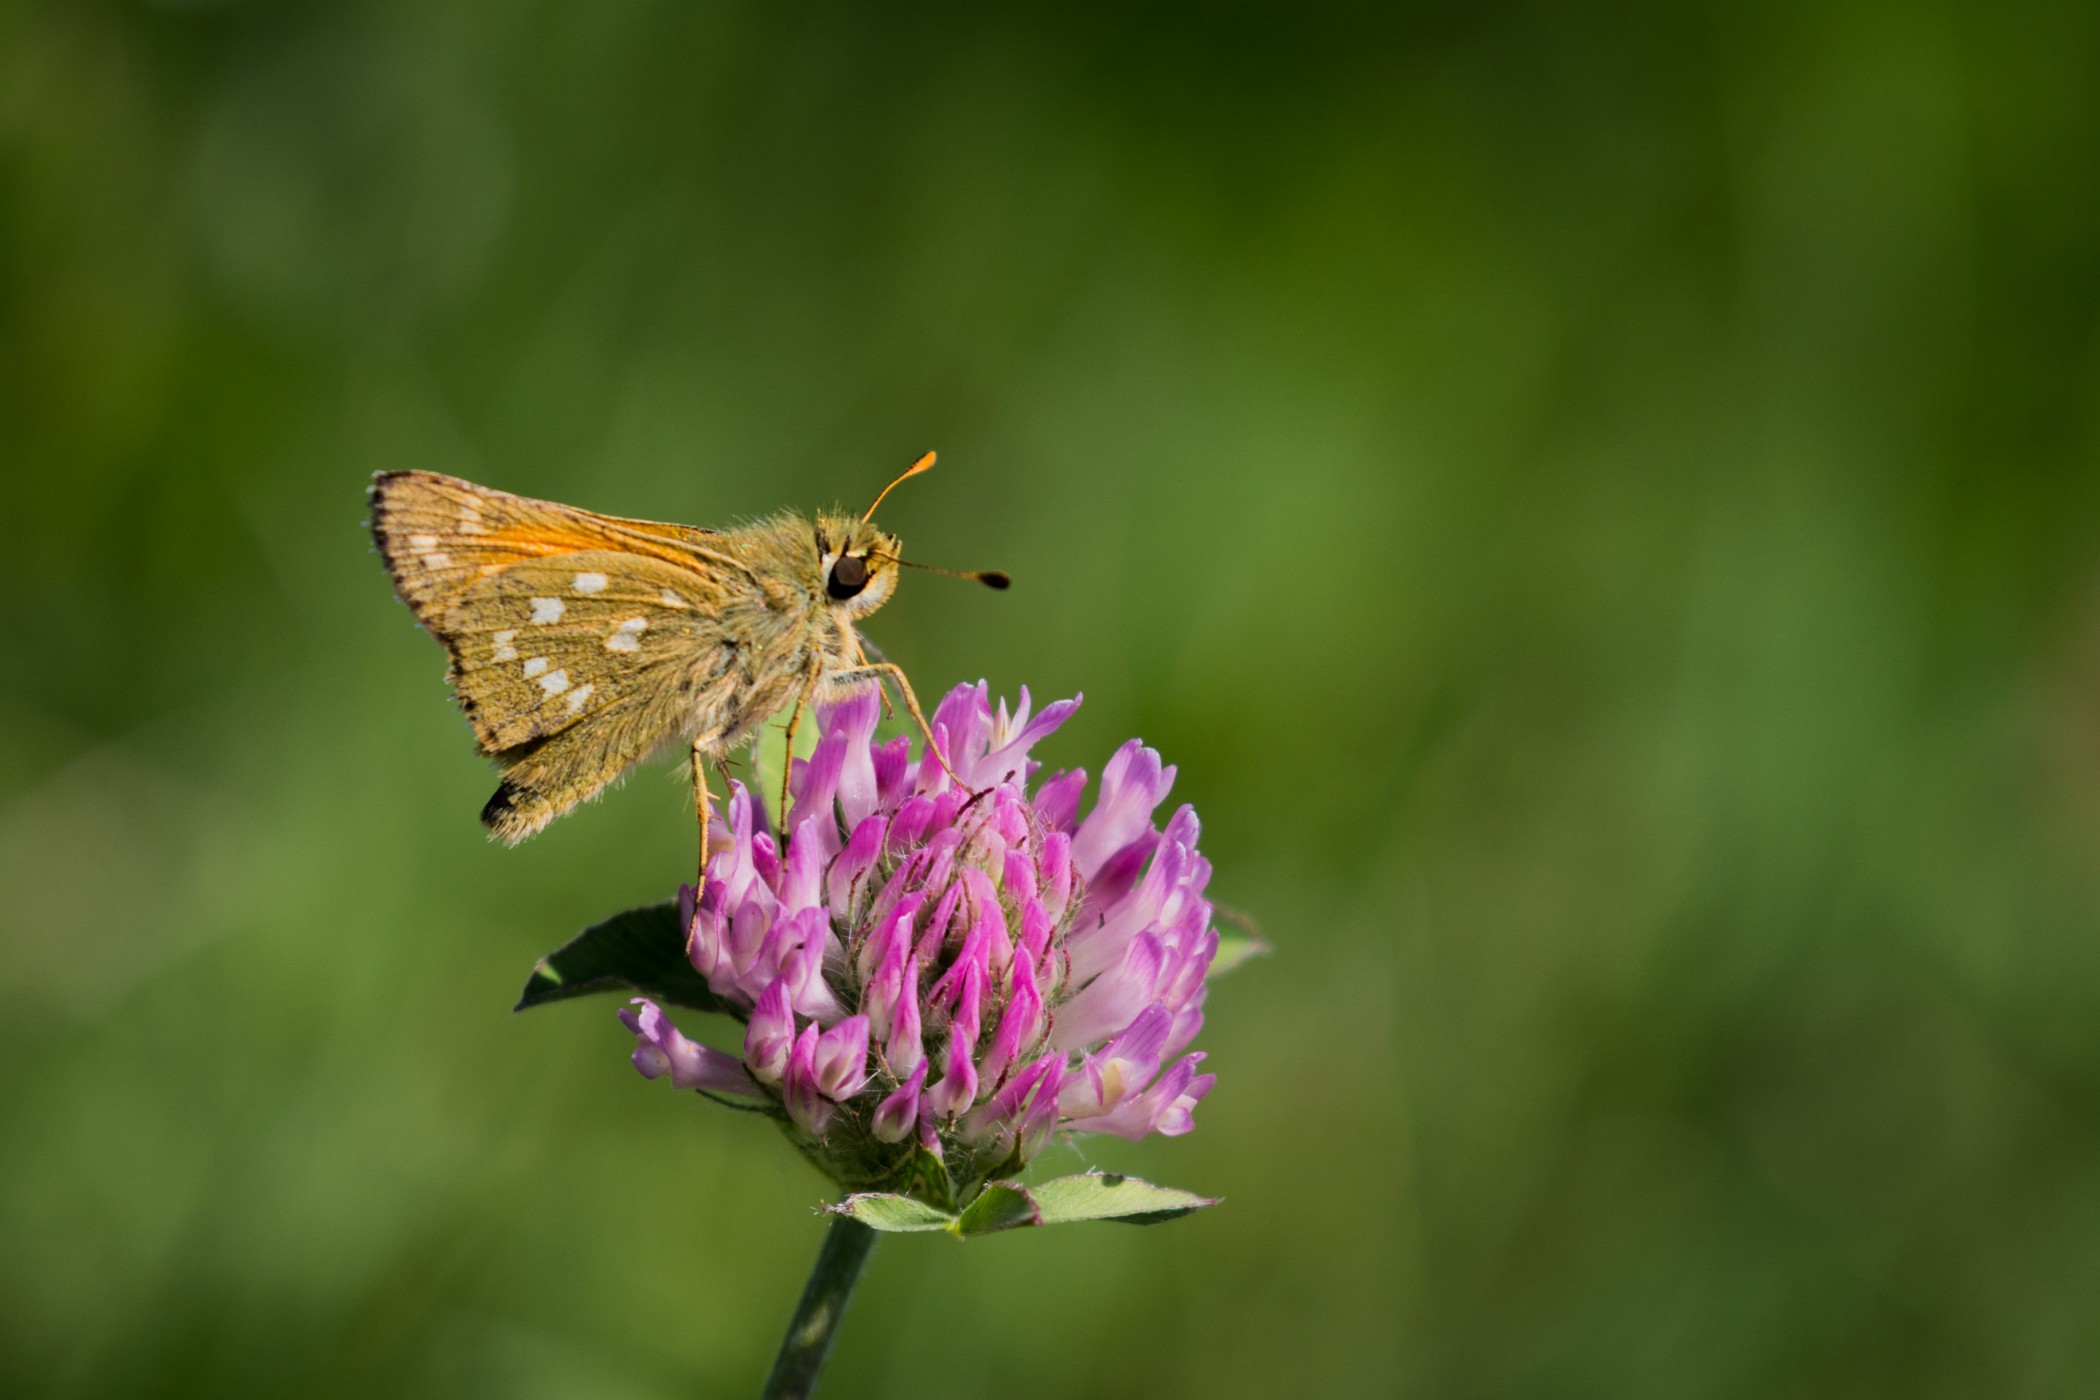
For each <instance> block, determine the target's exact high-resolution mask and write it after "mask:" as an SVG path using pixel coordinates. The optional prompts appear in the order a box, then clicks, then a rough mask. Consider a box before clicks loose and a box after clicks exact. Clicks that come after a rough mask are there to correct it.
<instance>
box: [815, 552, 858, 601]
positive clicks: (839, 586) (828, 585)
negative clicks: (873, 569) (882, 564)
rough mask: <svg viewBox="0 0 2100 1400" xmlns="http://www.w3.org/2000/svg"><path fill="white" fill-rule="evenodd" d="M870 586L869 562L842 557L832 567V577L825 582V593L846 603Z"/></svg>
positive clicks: (847, 556) (848, 556) (850, 556)
mask: <svg viewBox="0 0 2100 1400" xmlns="http://www.w3.org/2000/svg"><path fill="white" fill-rule="evenodd" d="M867 586H868V561H867V560H865V559H856V558H854V557H853V556H852V555H850V554H848V555H844V556H842V557H841V558H840V559H839V561H838V563H836V564H833V565H832V566H831V577H830V578H828V579H826V580H824V591H825V592H826V593H829V594H830V595H831V596H832V597H834V598H836V599H838V600H839V601H840V602H842V603H843V602H845V601H846V600H847V599H848V598H851V597H852V596H854V595H855V594H856V593H858V592H860V591H861V590H862V589H863V588H866V587H867Z"/></svg>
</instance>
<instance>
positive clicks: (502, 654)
mask: <svg viewBox="0 0 2100 1400" xmlns="http://www.w3.org/2000/svg"><path fill="white" fill-rule="evenodd" d="M517 639H518V629H517V628H515V627H508V628H505V629H504V630H503V631H501V632H498V633H497V634H496V635H495V637H494V638H493V639H492V640H494V642H495V643H496V653H495V659H496V660H498V661H516V660H517V659H518V649H517V648H516V647H514V646H512V645H511V643H512V642H515V641H516V640H517Z"/></svg>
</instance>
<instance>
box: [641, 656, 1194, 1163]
mask: <svg viewBox="0 0 2100 1400" xmlns="http://www.w3.org/2000/svg"><path fill="white" fill-rule="evenodd" d="M1078 705H1079V701H1078V700H1077V699H1073V700H1063V701H1059V702H1057V703H1056V704H1052V705H1048V706H1045V707H1044V708H1043V710H1042V711H1041V712H1040V713H1031V710H1030V706H1029V700H1028V692H1027V691H1026V690H1025V689H1024V690H1022V692H1021V703H1020V705H1019V707H1018V709H1016V710H1015V711H1013V712H1011V713H1009V712H1008V710H1007V707H1006V705H1005V703H1004V702H1003V701H1002V702H1001V703H1000V705H999V707H998V709H997V710H996V711H995V710H994V709H993V708H992V707H991V705H990V704H989V702H988V700H987V698H986V692H985V687H984V686H983V684H982V683H980V684H978V685H975V686H969V685H964V686H958V687H957V688H956V689H955V690H953V691H952V692H950V693H949V695H948V697H947V698H946V699H945V700H944V701H943V702H942V703H941V705H940V707H939V709H938V710H936V711H935V713H934V717H933V726H932V727H933V732H934V735H935V737H936V740H937V742H938V743H939V745H940V747H941V751H942V752H943V753H944V754H946V756H947V758H948V760H949V763H950V764H952V765H953V767H954V773H955V777H956V778H960V779H961V784H960V785H958V784H957V783H956V782H955V781H954V779H952V778H951V777H950V776H949V774H948V772H947V771H945V770H944V768H943V767H942V765H941V763H940V761H939V760H938V759H937V758H935V757H934V756H933V755H931V754H921V755H920V756H919V757H918V759H917V761H916V762H914V760H913V757H912V754H911V752H910V743H909V740H908V739H906V738H902V737H899V738H895V739H891V740H889V741H887V742H884V743H876V742H875V741H874V732H875V724H876V720H877V718H878V706H879V697H878V695H877V694H876V692H874V691H873V690H868V691H863V692H861V693H859V694H856V695H853V696H851V697H849V698H847V699H844V700H841V701H839V702H837V703H836V704H832V705H828V706H823V707H819V709H818V711H817V723H818V725H819V727H820V730H821V737H820V738H819V740H818V742H817V745H816V749H815V751H814V752H813V753H812V754H811V756H810V757H809V758H808V759H807V760H806V761H805V760H796V761H795V762H794V764H793V769H792V777H791V784H790V785H791V789H792V793H793V798H794V801H793V804H792V807H791V811H792V813H793V815H794V822H793V831H792V833H791V835H790V839H789V840H788V842H787V844H786V848H785V851H784V852H783V850H782V849H781V848H780V846H778V845H777V844H776V843H775V841H774V839H773V837H772V836H771V835H770V834H769V833H768V832H767V831H766V830H764V829H763V825H764V817H763V813H762V812H761V811H759V810H758V809H757V807H756V805H755V804H754V802H753V800H752V796H751V793H750V792H749V791H748V790H747V789H746V788H745V787H744V786H743V785H742V784H740V783H736V784H732V785H731V796H730V800H729V810H728V822H727V832H726V835H725V836H724V839H722V840H720V841H718V842H717V844H716V846H715V850H714V854H713V856H712V858H711V859H710V860H709V862H708V868H707V871H706V882H705V888H704V889H702V890H700V891H698V892H697V893H696V892H695V891H694V890H693V889H692V888H691V887H690V886H689V887H687V888H685V889H684V890H682V891H681V892H680V901H679V914H680V917H681V922H682V924H683V926H684V928H685V931H686V940H687V941H686V953H687V956H688V957H689V958H690V959H691V962H692V965H693V967H694V968H695V969H696V970H697V971H698V972H699V973H700V974H701V975H702V976H703V977H704V978H705V979H706V980H707V983H708V985H709V987H711V988H712V989H713V992H714V994H715V995H716V996H717V997H719V998H720V999H721V1000H722V1001H723V1002H724V1003H725V1004H726V1005H727V1006H728V1007H729V1008H730V1009H732V1010H733V1011H734V1012H736V1013H738V1014H740V1015H742V1016H743V1017H744V1018H745V1036H744V1043H743V1052H742V1055H741V1056H736V1055H731V1054H728V1053H725V1052H723V1051H720V1050H715V1049H712V1048H710V1047H707V1046H704V1045H700V1044H697V1043H695V1042H694V1041H692V1040H689V1039H688V1038H686V1037H685V1036H684V1035H683V1034H681V1033H680V1032H679V1030H678V1029H677V1027H675V1026H673V1025H672V1024H671V1022H670V1019H669V1018H668V1017H667V1016H665V1015H664V1013H663V1011H662V1010H661V1009H659V1008H658V1007H657V1006H656V1004H655V1003H653V1002H651V1001H647V1000H637V1001H636V1003H635V1004H634V1005H633V1006H632V1007H630V1008H628V1009H625V1010H623V1011H622V1012H621V1013H620V1015H621V1018H622V1020H624V1021H625V1022H626V1024H627V1026H628V1028H629V1029H631V1030H632V1031H633V1032H634V1033H635V1036H636V1046H635V1051H634V1064H635V1068H636V1069H638V1070H640V1071H641V1072H642V1074H644V1075H645V1076H647V1077H649V1078H651V1079H654V1078H657V1077H659V1076H662V1075H666V1074H668V1075H669V1077H670V1079H671V1082H672V1083H673V1084H674V1085H676V1086H678V1087H680V1088H688V1089H706V1090H712V1091H715V1092H719V1093H725V1094H735V1095H742V1096H746V1097H748V1098H752V1099H756V1100H759V1101H760V1102H761V1103H763V1104H765V1105H766V1106H767V1107H768V1108H769V1109H770V1110H771V1111H773V1112H774V1113H775V1114H776V1116H778V1117H779V1118H780V1119H781V1120H782V1124H783V1127H784V1128H785V1130H786V1131H787V1132H788V1134H789V1136H790V1137H791V1138H793V1139H794V1141H795V1142H796V1144H797V1145H798V1146H799V1147H800V1148H801V1149H802V1150H803V1151H804V1152H805V1153H806V1154H807V1155H808V1156H809V1157H810V1159H811V1160H812V1161H814V1162H815V1163H816V1164H817V1165H818V1166H819V1167H820V1168H822V1169H823V1170H824V1171H825V1172H826V1173H828V1174H829V1175H830V1176H832V1177H833V1178H834V1179H835V1180H837V1181H839V1182H840V1183H842V1184H843V1185H846V1186H847V1187H849V1188H855V1189H858V1188H864V1187H875V1186H882V1185H885V1184H887V1185H889V1186H891V1187H893V1188H899V1189H912V1190H914V1194H924V1193H928V1192H930V1193H931V1194H932V1195H934V1196H937V1197H942V1198H946V1200H945V1201H944V1202H943V1203H944V1204H945V1203H946V1202H947V1201H953V1200H956V1199H959V1198H960V1197H962V1196H966V1195H967V1194H968V1193H969V1192H970V1190H971V1188H972V1187H974V1185H975V1184H976V1183H978V1182H980V1181H983V1180H985V1179H987V1178H989V1177H993V1176H1003V1175H1007V1174H1010V1173H1012V1172H1014V1171H1017V1170H1019V1168H1020V1167H1021V1166H1022V1165H1023V1164H1024V1163H1026V1162H1027V1161H1028V1160H1029V1159H1030V1158H1032V1157H1033V1156H1035V1155H1036V1154H1037V1153H1038V1152H1039V1151H1040V1150H1041V1149H1042V1147H1043V1146H1044V1144H1045V1143H1047V1142H1048V1141H1049V1140H1050V1139H1051V1137H1052V1136H1053V1135H1054V1134H1055V1133H1057V1132H1058V1131H1059V1130H1065V1131H1070V1132H1086V1133H1112V1134H1115V1135H1117V1136H1119V1137H1125V1138H1140V1137H1144V1136H1145V1135H1146V1134H1148V1133H1155V1132H1156V1133H1164V1134H1167V1135H1170V1136H1171V1135H1175V1134H1180V1133H1186V1132H1188V1131H1189V1129H1190V1128H1191V1127H1193V1126H1194V1119H1193V1117H1192V1111H1193V1110H1194V1108H1195V1106H1196V1103H1197V1102H1198V1101H1199V1100H1200V1099H1202V1097H1203V1096H1204V1095H1205V1094H1206V1093H1208V1092H1209V1090H1210V1087H1211V1083H1212V1079H1213V1076H1211V1075H1208V1074H1199V1073H1198V1072H1197V1067H1198V1065H1199V1064H1200V1063H1201V1061H1202V1059H1203V1056H1202V1055H1201V1054H1200V1053H1194V1052H1189V1050H1188V1047H1189V1045H1190V1043H1191V1042H1192V1041H1193V1040H1194V1039H1195V1036H1196V1033H1197V1031H1198V1030H1199V1029H1200V1028H1201V1027H1202V1025H1203V998H1204V991H1205V978H1206V976H1207V975H1208V974H1209V972H1210V970H1211V963H1212V959H1213V957H1214V956H1215V955H1216V953H1217V949H1218V934H1217V933H1216V931H1215V930H1214V929H1213V928H1212V925H1211V912H1212V911H1211V905H1210V904H1209V903H1208V902H1207V901H1206V900H1205V899H1204V893H1203V892H1204V887H1205V885H1206V883H1207V882H1208V881H1209V878H1210V864H1209V862H1208V861H1206V860H1204V859H1203V857H1202V856H1201V855H1199V854H1198V853H1197V850H1196V837H1197V830H1198V828H1197V822H1196V815H1195V813H1194V811H1193V810H1191V809H1190V808H1189V807H1188V806H1186V805H1184V806H1182V807H1180V808H1178V809H1177V810H1175V811H1174V813H1173V814H1172V816H1170V817H1169V818H1168V819H1167V822H1166V825H1165V828H1164V829H1161V828H1160V827H1159V826H1158V825H1156V824H1155V821H1154V813H1155V811H1156V810H1157V809H1158V808H1159V806H1160V804H1161V803H1162V801H1163V800H1164V799H1165V798H1166V796H1167V792H1168V790H1169V789H1170V788H1171V787H1172V786H1173V782H1174V769H1173V768H1171V767H1166V766H1163V765H1162V764H1161V762H1160V757H1159V755H1158V754H1157V753H1155V752H1154V751H1153V750H1151V749H1148V748H1146V747H1144V745H1143V744H1141V743H1140V742H1139V741H1137V740H1135V739H1133V740H1131V741H1130V742H1129V743H1127V744H1125V745H1123V747H1122V748H1121V749H1119V750H1117V751H1116V754H1115V756H1114V757H1112V758H1111V759H1109V761H1108V765H1107V768H1106V769H1105V770H1104V771H1103V773H1102V777H1101V783H1100V788H1099V792H1098V795H1097V797H1096V799H1095V801H1094V804H1093V806H1092V809H1091V810H1090V811H1088V813H1087V814H1086V816H1085V817H1083V818H1082V817H1081V816H1080V815H1079V808H1080V798H1081V795H1082V791H1083V789H1084V788H1085V786H1086V774H1085V773H1084V772H1083V771H1080V770H1076V769H1075V770H1071V771H1068V772H1062V773H1058V774H1055V775H1054V776H1051V777H1048V778H1046V779H1044V780H1043V781H1040V782H1036V781H1034V779H1035V777H1036V769H1037V768H1038V766H1039V765H1038V764H1037V763H1036V762H1034V761H1033V760H1032V759H1030V758H1029V750H1030V749H1031V748H1033V747H1034V746H1035V745H1036V744H1037V743H1038V742H1040V741H1041V740H1042V739H1043V738H1044V737H1045V736H1047V735H1048V734H1050V733H1051V731H1053V730H1055V729H1056V728H1057V727H1058V726H1059V725H1060V724H1061V723H1063V722H1064V720H1065V719H1066V717H1067V716H1069V715H1070V714H1071V713H1072V712H1073V711H1074V710H1075V709H1077V708H1078ZM717 832H718V834H722V833H721V828H720V827H719V826H718V828H717ZM928 1163H933V1164H937V1166H938V1171H937V1172H933V1173H932V1174H931V1175H932V1176H933V1177H934V1178H935V1179H932V1180H929V1179H928V1167H927V1164H928ZM915 1180H916V1182H917V1185H916V1186H913V1182H914V1181H915Z"/></svg>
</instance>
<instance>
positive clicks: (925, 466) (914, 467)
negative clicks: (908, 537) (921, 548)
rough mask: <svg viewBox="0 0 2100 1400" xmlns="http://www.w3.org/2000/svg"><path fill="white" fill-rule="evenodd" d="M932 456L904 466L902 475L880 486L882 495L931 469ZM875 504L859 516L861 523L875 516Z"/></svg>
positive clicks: (877, 504) (879, 499) (865, 522)
mask: <svg viewBox="0 0 2100 1400" xmlns="http://www.w3.org/2000/svg"><path fill="white" fill-rule="evenodd" d="M934 456H935V454H934V453H931V452H929V453H927V454H926V455H925V456H924V457H921V458H920V459H919V460H918V461H916V462H913V463H912V464H911V465H910V466H908V467H906V468H905V469H904V474H903V475H902V476H900V477H898V478H897V480H896V481H893V482H891V483H890V484H889V485H887V486H885V487H883V488H882V496H887V495H889V494H890V492H892V491H894V490H896V489H897V487H898V485H899V483H901V482H906V481H909V480H911V479H912V478H913V477H915V476H917V475H918V474H919V473H920V472H929V471H932V470H933V459H934ZM882 496H877V497H876V498H875V506H879V505H881V504H882ZM875 506H869V507H868V513H867V514H866V515H863V516H862V517H861V518H860V519H861V523H862V524H863V525H865V524H867V522H869V521H870V520H873V519H874V518H875ZM914 567H916V566H914Z"/></svg>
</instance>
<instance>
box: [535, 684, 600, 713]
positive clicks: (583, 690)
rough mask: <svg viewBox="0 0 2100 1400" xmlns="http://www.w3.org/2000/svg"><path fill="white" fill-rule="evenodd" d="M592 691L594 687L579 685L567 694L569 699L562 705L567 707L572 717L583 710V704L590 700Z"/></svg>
mask: <svg viewBox="0 0 2100 1400" xmlns="http://www.w3.org/2000/svg"><path fill="white" fill-rule="evenodd" d="M547 679H548V680H553V679H554V677H552V676H549V677H548V678H547ZM594 689H596V687H595V686H592V685H589V684H585V685H579V686H577V687H576V688H575V689H574V690H572V691H570V692H569V698H568V699H567V700H564V701H563V702H562V703H563V704H565V705H567V706H568V707H569V713H570V714H572V715H573V714H575V713H576V712H577V711H578V710H580V709H582V708H583V702H584V701H586V700H588V699H590V698H591V691H592V690H594Z"/></svg>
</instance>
